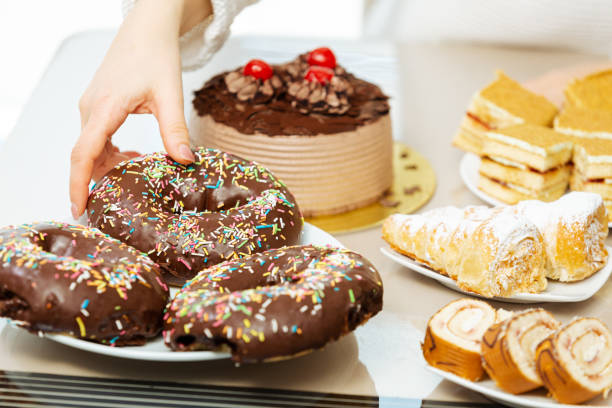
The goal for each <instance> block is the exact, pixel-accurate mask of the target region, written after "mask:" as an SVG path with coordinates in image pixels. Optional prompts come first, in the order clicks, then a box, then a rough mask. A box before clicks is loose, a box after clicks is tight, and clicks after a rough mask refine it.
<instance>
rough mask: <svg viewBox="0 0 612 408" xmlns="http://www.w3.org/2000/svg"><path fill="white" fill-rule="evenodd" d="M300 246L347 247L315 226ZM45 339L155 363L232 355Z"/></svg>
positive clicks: (159, 345) (155, 344)
mask: <svg viewBox="0 0 612 408" xmlns="http://www.w3.org/2000/svg"><path fill="white" fill-rule="evenodd" d="M299 244H300V245H307V244H315V245H331V246H338V247H344V246H343V245H342V244H341V243H340V242H339V241H338V240H337V239H336V238H334V237H333V236H331V235H330V234H328V233H327V232H325V231H323V230H322V229H320V228H317V227H315V226H314V225H311V224H308V223H304V228H303V230H302V236H301V237H300V242H299ZM177 291H178V289H175V288H171V289H170V294H171V296H174V295H175V294H176V292H177ZM45 337H46V338H48V339H50V340H53V341H56V342H58V343H62V344H65V345H67V346H70V347H74V348H77V349H81V350H85V351H90V352H93V353H98V354H105V355H107V356H112V357H119V358H129V359H134V360H151V361H202V360H218V359H224V358H229V357H230V353H229V352H223V351H185V352H182V351H181V352H175V351H172V350H170V349H169V348H168V347H166V346H165V345H164V341H163V340H162V338H161V336H159V337H157V338H156V339H154V340H151V341H149V342H147V343H146V344H145V345H144V346H136V347H110V346H106V345H103V344H100V343H93V342H91V341H85V340H81V339H77V338H75V337H71V336H66V335H63V334H45Z"/></svg>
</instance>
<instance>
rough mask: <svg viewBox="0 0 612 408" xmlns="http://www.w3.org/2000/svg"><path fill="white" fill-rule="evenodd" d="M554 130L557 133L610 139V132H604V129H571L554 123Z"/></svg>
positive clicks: (611, 136) (611, 133) (611, 135)
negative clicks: (591, 130) (590, 130)
mask: <svg viewBox="0 0 612 408" xmlns="http://www.w3.org/2000/svg"><path fill="white" fill-rule="evenodd" d="M555 130H556V131H557V132H559V133H564V134H566V135H570V136H574V137H581V138H584V139H597V138H598V139H612V132H604V131H593V132H589V131H587V130H580V129H572V128H568V127H561V126H557V124H556V123H555Z"/></svg>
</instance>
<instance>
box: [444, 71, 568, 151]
mask: <svg viewBox="0 0 612 408" xmlns="http://www.w3.org/2000/svg"><path fill="white" fill-rule="evenodd" d="M496 74H497V79H496V80H495V81H493V82H492V83H490V84H489V85H488V86H487V87H485V88H484V89H483V90H481V91H480V92H478V93H477V94H476V95H474V97H473V98H472V102H471V103H470V106H469V107H468V110H467V112H466V115H465V117H464V118H463V121H462V122H461V126H460V128H459V131H458V132H457V134H456V136H455V138H454V139H453V144H454V145H455V146H457V147H459V148H460V149H463V150H466V151H468V152H472V153H475V154H478V155H480V154H481V153H482V142H483V135H484V133H485V132H487V131H490V130H495V129H502V128H505V127H508V126H513V125H518V124H522V123H532V124H536V125H542V126H548V125H550V124H551V123H552V121H553V118H554V117H555V115H556V113H557V108H556V107H555V105H554V104H553V103H551V102H550V101H549V100H548V99H546V98H545V97H543V96H540V95H536V94H534V93H533V92H530V91H528V90H527V89H525V88H523V87H522V86H521V85H520V84H519V83H518V82H516V81H514V80H513V79H511V78H510V77H508V76H507V75H505V74H504V73H503V72H502V71H497V72H496Z"/></svg>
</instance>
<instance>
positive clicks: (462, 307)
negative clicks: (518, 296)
mask: <svg viewBox="0 0 612 408" xmlns="http://www.w3.org/2000/svg"><path fill="white" fill-rule="evenodd" d="M487 306H488V305H486V306H485V305H482V304H481V303H480V302H479V301H477V300H471V299H464V300H461V301H456V302H453V303H451V304H449V305H447V306H446V307H445V308H443V309H442V310H440V311H439V312H438V313H437V314H436V315H435V316H434V318H433V319H432V321H431V326H432V327H433V329H434V330H435V333H436V334H437V335H439V336H441V337H443V338H444V339H445V340H448V341H449V342H451V343H453V344H455V345H456V346H459V347H461V348H463V349H465V350H469V351H472V352H474V353H480V343H481V340H482V336H483V335H484V333H485V331H487V329H488V328H489V327H490V326H491V325H492V324H493V323H495V310H494V309H493V308H490V307H487Z"/></svg>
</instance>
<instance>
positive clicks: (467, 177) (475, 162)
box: [459, 153, 612, 228]
mask: <svg viewBox="0 0 612 408" xmlns="http://www.w3.org/2000/svg"><path fill="white" fill-rule="evenodd" d="M479 168H480V157H479V156H477V155H475V154H473V153H465V154H464V155H463V157H462V158H461V161H460V162H459V174H460V175H461V179H462V180H463V183H465V185H466V187H467V188H468V190H470V191H471V192H472V193H473V194H474V195H475V196H476V197H478V198H480V199H481V200H482V201H484V202H486V203H488V204H491V205H508V204H506V203H504V202H503V201H500V200H498V199H496V198H494V197H491V196H490V195H488V194H487V193H485V192H484V191H482V190H480V189H479V188H478V177H479V175H478V169H479ZM608 228H612V222H609V223H608Z"/></svg>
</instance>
